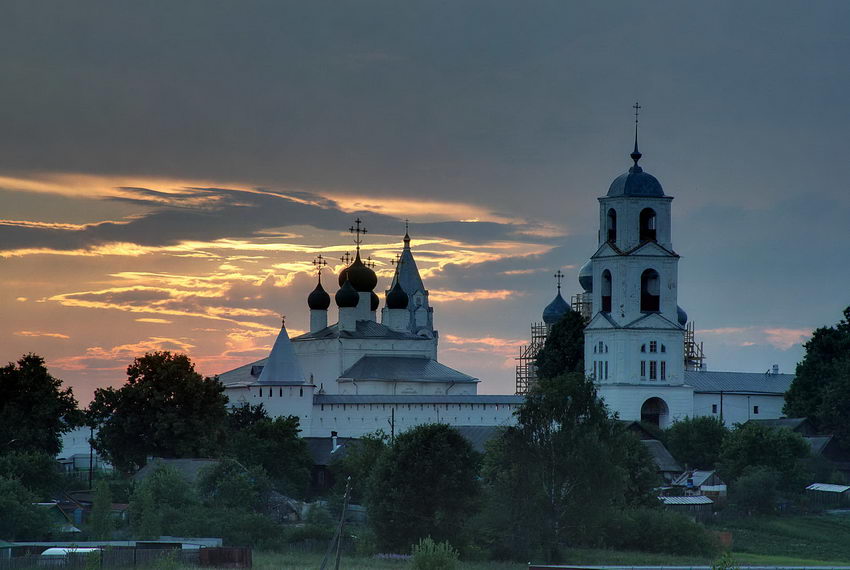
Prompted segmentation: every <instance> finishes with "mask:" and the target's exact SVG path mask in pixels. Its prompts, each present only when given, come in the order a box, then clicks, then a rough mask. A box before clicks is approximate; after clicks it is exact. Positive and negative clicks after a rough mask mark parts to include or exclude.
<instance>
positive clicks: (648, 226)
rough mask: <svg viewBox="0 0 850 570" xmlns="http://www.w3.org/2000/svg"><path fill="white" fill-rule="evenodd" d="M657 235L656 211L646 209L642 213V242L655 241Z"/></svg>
mask: <svg viewBox="0 0 850 570" xmlns="http://www.w3.org/2000/svg"><path fill="white" fill-rule="evenodd" d="M655 235H656V231H655V210H653V209H652V208H644V209H643V211H641V213H640V241H650V240H652V241H654V240H655Z"/></svg>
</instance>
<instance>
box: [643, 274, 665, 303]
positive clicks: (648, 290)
mask: <svg viewBox="0 0 850 570" xmlns="http://www.w3.org/2000/svg"><path fill="white" fill-rule="evenodd" d="M660 306H661V279H660V278H659V276H658V272H657V271H656V270H654V269H647V270H646V271H644V272H643V273H642V274H641V276H640V310H641V312H642V313H654V312H657V311H658V310H659V308H660Z"/></svg>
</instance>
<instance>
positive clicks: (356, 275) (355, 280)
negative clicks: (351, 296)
mask: <svg viewBox="0 0 850 570" xmlns="http://www.w3.org/2000/svg"><path fill="white" fill-rule="evenodd" d="M343 272H344V273H345V274H346V276H347V277H348V281H349V282H350V283H351V285H352V286H353V287H354V289H355V290H357V291H360V292H361V293H368V292H369V291H371V290H372V289H374V288H375V285H377V284H378V276H377V275H375V272H374V271H372V270H371V269H369V268H368V267H366V265H365V264H364V263H363V262H362V261H360V252H357V257H356V258H354V263H352V264H351V265H349V266H348V271H347V272H346V270H343V271H342V272H341V273H340V275H342V273H343Z"/></svg>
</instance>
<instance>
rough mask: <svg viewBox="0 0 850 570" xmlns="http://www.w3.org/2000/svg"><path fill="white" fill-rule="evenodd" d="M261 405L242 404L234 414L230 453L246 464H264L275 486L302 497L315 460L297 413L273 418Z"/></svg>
mask: <svg viewBox="0 0 850 570" xmlns="http://www.w3.org/2000/svg"><path fill="white" fill-rule="evenodd" d="M257 408H259V406H253V407H252V406H250V405H248V406H247V408H246V407H244V406H242V407H238V408H236V409H235V410H236V411H235V412H231V413H230V420H229V423H230V425H231V426H235V425H241V426H242V427H241V428H237V429H235V431H233V432H231V434H230V455H231V456H233V457H235V458H236V459H237V460H239V462H240V463H242V464H243V465H246V466H252V465H256V466H260V467H262V468H263V469H265V471H266V472H267V473H268V475H269V476H270V477H271V478H272V480H273V481H274V484H275V487H276V488H277V489H278V490H279V491H281V492H282V493H285V494H287V495H290V496H298V497H302V496H304V494H305V493H306V491H307V487H308V485H309V484H310V469H311V467H312V466H313V459H312V457H310V451H309V450H308V449H307V443H306V442H305V441H304V439H303V438H301V437H299V435H298V434H299V432H300V431H301V428H300V425H299V423H300V421H299V419H298V417H297V416H286V417H277V418H274V419H270V418H269V417H268V416H267V415H265V411H264V410H261V409H257ZM263 416H265V417H263Z"/></svg>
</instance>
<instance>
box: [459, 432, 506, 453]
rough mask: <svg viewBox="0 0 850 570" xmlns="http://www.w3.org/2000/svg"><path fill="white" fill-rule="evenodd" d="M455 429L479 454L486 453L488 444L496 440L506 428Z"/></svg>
mask: <svg viewBox="0 0 850 570" xmlns="http://www.w3.org/2000/svg"><path fill="white" fill-rule="evenodd" d="M454 428H455V429H456V430H457V431H458V432H459V433H460V435H462V436H463V439H465V440H466V441H468V442H469V445H471V446H472V449H474V450H475V451H477V452H478V453H484V451H485V449H484V448H485V446H486V445H487V442H489V441H490V440H492V439H496V438H497V437H498V436H499V434H501V433H502V430H504V426H454Z"/></svg>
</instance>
